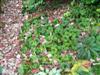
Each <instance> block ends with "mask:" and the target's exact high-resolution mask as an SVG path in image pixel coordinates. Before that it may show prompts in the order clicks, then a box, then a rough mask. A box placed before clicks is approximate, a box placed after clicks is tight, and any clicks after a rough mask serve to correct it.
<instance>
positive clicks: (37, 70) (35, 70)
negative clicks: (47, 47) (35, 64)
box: [31, 69, 39, 73]
mask: <svg viewBox="0 0 100 75" xmlns="http://www.w3.org/2000/svg"><path fill="white" fill-rule="evenodd" d="M31 72H32V73H37V72H39V69H32V71H31Z"/></svg>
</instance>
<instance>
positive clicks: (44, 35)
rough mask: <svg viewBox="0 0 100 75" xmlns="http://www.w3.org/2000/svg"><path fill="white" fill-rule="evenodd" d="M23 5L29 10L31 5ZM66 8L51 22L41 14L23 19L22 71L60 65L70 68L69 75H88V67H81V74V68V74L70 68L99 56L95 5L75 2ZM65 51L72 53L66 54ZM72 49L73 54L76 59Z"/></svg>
mask: <svg viewBox="0 0 100 75" xmlns="http://www.w3.org/2000/svg"><path fill="white" fill-rule="evenodd" d="M33 1H34V0H33ZM40 1H41V0H40ZM85 1H86V0H85ZM91 1H92V0H91ZM93 1H94V0H93ZM25 5H26V4H25ZM27 7H29V10H30V8H31V6H29V5H28V6H27ZM69 7H70V10H69V11H67V12H65V13H64V15H63V16H62V18H61V22H59V19H57V18H56V19H54V20H53V22H52V23H51V22H49V20H48V16H45V15H41V17H38V18H34V19H32V20H31V21H30V20H27V21H25V22H24V26H23V27H22V30H21V32H20V38H21V39H22V42H23V46H22V48H21V52H22V56H23V64H22V65H23V68H22V69H24V73H25V74H27V73H30V72H31V71H32V69H36V68H40V67H41V66H45V65H60V68H61V69H66V68H67V69H70V71H72V72H71V73H72V74H69V75H92V74H91V73H89V70H85V73H84V74H82V73H83V71H84V69H83V70H81V71H80V72H82V73H81V74H80V72H79V74H77V73H76V71H73V68H74V67H75V65H76V64H75V63H76V62H78V61H79V60H90V59H96V58H97V57H98V58H100V19H99V18H100V12H99V11H98V10H99V5H98V6H87V5H83V4H81V3H80V4H77V3H75V4H74V5H73V6H71V5H69ZM32 8H33V7H32ZM91 12H92V13H91ZM68 51H72V53H71V52H69V53H66V52H68ZM74 52H76V53H77V55H76V58H77V59H78V61H76V62H74V61H75V60H76V59H75V58H74V57H75V56H74V55H73V53H74ZM77 65H78V64H77ZM80 65H81V64H80V63H79V65H78V68H79V67H80ZM53 67H54V66H53ZM74 69H75V70H76V69H77V68H74ZM77 71H78V70H77ZM55 72H56V70H55ZM73 72H74V73H73ZM40 73H41V72H40ZM42 73H44V72H42ZM87 73H88V74H87ZM36 75H38V74H36ZM41 75H42V74H41ZM58 75H59V74H58Z"/></svg>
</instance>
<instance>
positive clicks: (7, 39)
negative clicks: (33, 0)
mask: <svg viewBox="0 0 100 75" xmlns="http://www.w3.org/2000/svg"><path fill="white" fill-rule="evenodd" d="M2 8H3V11H4V13H3V14H1V15H0V21H2V22H3V23H4V27H3V28H1V29H0V65H1V66H2V67H3V70H2V75H18V72H17V70H18V67H19V65H20V63H21V61H22V59H21V55H20V47H21V42H20V39H19V32H20V30H21V26H23V21H24V20H26V19H31V18H33V17H35V18H36V17H39V16H41V14H44V13H46V14H47V15H48V18H49V21H50V22H52V21H53V20H54V19H55V18H58V19H59V21H60V18H61V17H62V15H63V14H64V12H66V11H67V10H68V8H67V7H65V6H64V5H63V6H60V7H59V8H57V9H54V10H49V9H46V10H44V11H40V12H38V13H32V14H27V15H25V16H23V14H22V0H9V1H8V2H7V3H6V4H5V5H4V6H3V7H2ZM66 8H67V9H66Z"/></svg>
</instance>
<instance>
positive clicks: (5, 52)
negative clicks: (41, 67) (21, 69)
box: [0, 0, 23, 75]
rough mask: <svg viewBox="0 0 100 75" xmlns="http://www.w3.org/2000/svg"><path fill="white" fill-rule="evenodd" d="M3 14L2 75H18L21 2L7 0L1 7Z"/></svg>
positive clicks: (0, 40) (0, 35) (0, 33)
mask: <svg viewBox="0 0 100 75" xmlns="http://www.w3.org/2000/svg"><path fill="white" fill-rule="evenodd" d="M2 8H3V11H4V13H3V14H1V15H0V22H1V21H2V23H3V25H4V27H3V28H0V66H2V67H3V75H18V73H17V70H16V69H17V68H18V66H19V64H20V62H21V58H20V54H19V53H18V51H19V50H20V41H19V39H18V35H19V31H20V29H21V26H22V25H23V16H22V0H8V1H7V2H6V4H5V5H3V7H2Z"/></svg>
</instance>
